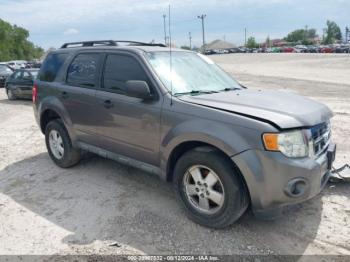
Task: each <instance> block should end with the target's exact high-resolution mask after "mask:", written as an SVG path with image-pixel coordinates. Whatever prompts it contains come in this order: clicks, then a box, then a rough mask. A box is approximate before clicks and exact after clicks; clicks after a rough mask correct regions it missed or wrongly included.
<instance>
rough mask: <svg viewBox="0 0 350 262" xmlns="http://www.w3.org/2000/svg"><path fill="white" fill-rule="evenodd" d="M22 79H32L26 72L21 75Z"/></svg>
mask: <svg viewBox="0 0 350 262" xmlns="http://www.w3.org/2000/svg"><path fill="white" fill-rule="evenodd" d="M22 78H23V79H25V80H31V79H33V77H32V76H31V74H30V73H29V72H27V71H24V72H23V75H22Z"/></svg>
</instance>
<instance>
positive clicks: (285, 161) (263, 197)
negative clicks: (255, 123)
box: [232, 144, 335, 213]
mask: <svg viewBox="0 0 350 262" xmlns="http://www.w3.org/2000/svg"><path fill="white" fill-rule="evenodd" d="M330 148H335V147H334V144H331V145H330ZM334 155H335V152H333V154H332V158H331V160H329V153H328V154H327V152H325V153H324V154H323V155H321V156H320V157H318V158H317V159H312V158H302V159H292V158H288V157H285V156H284V155H283V154H281V153H279V152H268V151H262V150H248V151H245V152H243V153H241V154H238V155H236V156H234V157H232V160H233V161H234V163H235V164H236V165H237V166H238V168H239V169H240V171H241V173H242V175H243V176H244V178H245V181H246V183H247V187H248V189H249V192H250V197H251V203H252V209H253V211H254V212H256V213H258V212H263V211H264V212H265V211H268V210H274V209H278V208H280V207H283V206H285V205H290V204H295V203H300V202H303V201H305V200H308V199H310V198H312V197H314V196H316V195H317V194H319V193H320V192H321V191H322V189H323V188H324V187H325V185H326V184H327V182H328V179H329V175H330V168H329V165H330V164H332V162H333V161H334ZM295 185H297V186H295Z"/></svg>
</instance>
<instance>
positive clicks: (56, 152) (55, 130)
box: [45, 119, 81, 168]
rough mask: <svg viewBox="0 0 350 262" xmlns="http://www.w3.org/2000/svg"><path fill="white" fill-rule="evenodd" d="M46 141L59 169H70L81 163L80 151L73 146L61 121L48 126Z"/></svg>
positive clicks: (52, 122) (54, 121)
mask: <svg viewBox="0 0 350 262" xmlns="http://www.w3.org/2000/svg"><path fill="white" fill-rule="evenodd" d="M45 141H46V147H47V151H48V153H49V155H50V157H51V159H52V160H53V161H54V162H55V164H56V165H58V166H59V167H62V168H68V167H71V166H74V165H75V164H77V163H78V162H79V161H80V158H81V156H80V155H81V153H80V150H79V149H77V148H74V147H73V146H72V142H71V140H70V137H69V135H68V132H67V130H66V128H65V126H64V124H63V122H62V121H61V120H58V119H57V120H53V121H51V122H50V123H48V124H47V126H46V129H45Z"/></svg>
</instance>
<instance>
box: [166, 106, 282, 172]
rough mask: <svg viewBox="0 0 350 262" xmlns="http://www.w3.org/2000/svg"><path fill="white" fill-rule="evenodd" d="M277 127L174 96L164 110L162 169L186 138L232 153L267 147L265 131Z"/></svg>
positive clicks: (187, 140) (229, 154)
mask: <svg viewBox="0 0 350 262" xmlns="http://www.w3.org/2000/svg"><path fill="white" fill-rule="evenodd" d="M274 131H276V129H275V128H274V127H272V126H270V125H269V124H267V123H263V122H260V121H257V120H254V119H249V118H247V117H243V116H239V115H235V114H232V113H228V112H224V111H220V110H216V109H212V108H207V107H204V106H199V105H193V104H189V103H185V102H182V101H178V100H174V101H173V104H172V105H168V106H167V103H166V102H165V106H164V109H163V112H162V132H161V148H160V151H161V169H162V170H163V171H164V172H165V170H167V168H166V166H167V163H168V160H169V157H170V156H171V153H172V152H173V150H174V149H175V148H176V147H177V146H178V145H180V144H182V143H184V142H202V143H206V144H209V145H212V146H214V147H216V148H218V149H220V150H221V151H223V152H224V153H225V154H226V155H227V156H229V157H232V156H234V155H236V154H239V153H241V152H243V151H245V150H249V149H252V148H254V149H263V145H262V142H261V135H262V133H263V132H274Z"/></svg>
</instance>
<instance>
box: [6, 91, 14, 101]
mask: <svg viewBox="0 0 350 262" xmlns="http://www.w3.org/2000/svg"><path fill="white" fill-rule="evenodd" d="M6 94H7V97H8V99H9V100H16V96H15V95H14V94H13V91H12V90H11V89H7V90H6Z"/></svg>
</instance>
